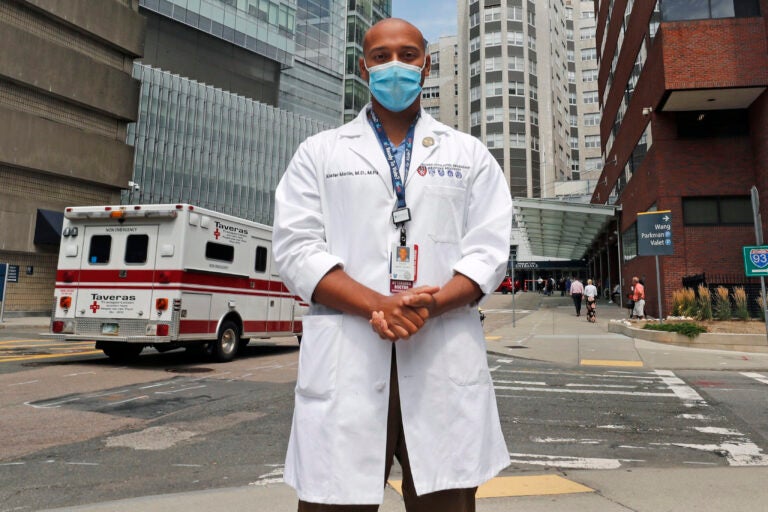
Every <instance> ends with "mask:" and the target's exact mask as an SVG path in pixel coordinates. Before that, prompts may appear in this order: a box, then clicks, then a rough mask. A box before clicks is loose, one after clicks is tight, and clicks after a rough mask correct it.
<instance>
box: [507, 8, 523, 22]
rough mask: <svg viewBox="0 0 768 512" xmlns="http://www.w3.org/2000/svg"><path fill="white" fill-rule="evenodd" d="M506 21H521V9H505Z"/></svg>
mask: <svg viewBox="0 0 768 512" xmlns="http://www.w3.org/2000/svg"><path fill="white" fill-rule="evenodd" d="M507 20H508V21H523V8H522V7H515V6H513V7H508V8H507Z"/></svg>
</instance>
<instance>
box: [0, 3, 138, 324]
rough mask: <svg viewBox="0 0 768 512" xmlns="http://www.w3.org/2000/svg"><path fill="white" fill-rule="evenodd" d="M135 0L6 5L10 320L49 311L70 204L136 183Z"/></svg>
mask: <svg viewBox="0 0 768 512" xmlns="http://www.w3.org/2000/svg"><path fill="white" fill-rule="evenodd" d="M136 4H137V2H135V1H129V0H100V1H98V2H94V1H87V0H67V1H55V0H30V1H25V0H13V1H10V0H0V47H2V51H0V124H1V125H2V126H3V129H2V130H0V263H7V264H10V265H13V267H14V270H18V272H14V275H15V277H16V280H15V282H11V283H9V284H8V289H7V290H6V291H7V294H6V304H4V306H5V314H7V315H13V314H22V313H24V314H32V313H46V312H49V311H50V309H51V300H52V297H53V288H54V283H55V280H56V278H55V275H56V263H57V260H58V244H59V240H60V237H61V224H62V219H63V213H62V212H63V210H64V208H65V207H66V206H76V205H86V204H103V203H107V204H114V203H116V202H118V201H119V198H120V190H121V189H122V188H124V187H125V186H126V184H127V183H128V181H129V180H130V179H131V170H132V165H133V148H131V147H130V146H128V145H126V144H125V138H126V131H127V125H128V123H130V122H131V121H134V120H135V119H136V114H137V104H138V98H139V83H138V82H137V81H136V80H134V79H133V78H131V69H132V67H133V59H134V58H136V57H139V56H141V55H142V53H143V48H144V30H145V22H144V19H143V18H142V17H141V16H140V15H139V13H138V7H137V5H136Z"/></svg>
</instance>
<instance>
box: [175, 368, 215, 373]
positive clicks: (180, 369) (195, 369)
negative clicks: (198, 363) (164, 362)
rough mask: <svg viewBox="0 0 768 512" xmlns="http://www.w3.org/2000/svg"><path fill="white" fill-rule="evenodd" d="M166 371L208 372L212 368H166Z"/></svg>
mask: <svg viewBox="0 0 768 512" xmlns="http://www.w3.org/2000/svg"><path fill="white" fill-rule="evenodd" d="M165 371H167V372H168V373H209V372H212V371H213V368H166V370H165Z"/></svg>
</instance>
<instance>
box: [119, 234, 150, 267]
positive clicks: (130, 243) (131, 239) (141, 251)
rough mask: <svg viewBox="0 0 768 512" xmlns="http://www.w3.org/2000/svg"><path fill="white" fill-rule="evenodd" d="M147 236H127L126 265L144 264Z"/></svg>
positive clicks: (147, 242)
mask: <svg viewBox="0 0 768 512" xmlns="http://www.w3.org/2000/svg"><path fill="white" fill-rule="evenodd" d="M148 247H149V235H128V239H127V240H126V242H125V262H126V263H146V262H147V248H148Z"/></svg>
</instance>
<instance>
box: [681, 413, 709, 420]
mask: <svg viewBox="0 0 768 512" xmlns="http://www.w3.org/2000/svg"><path fill="white" fill-rule="evenodd" d="M677 417H678V418H682V419H684V420H702V421H706V420H708V419H710V417H709V416H706V415H704V414H678V415H677Z"/></svg>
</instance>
